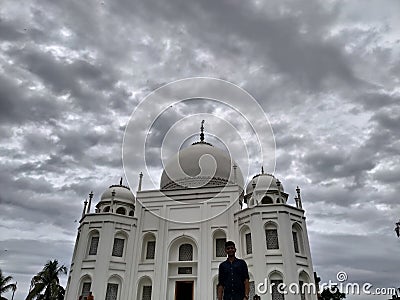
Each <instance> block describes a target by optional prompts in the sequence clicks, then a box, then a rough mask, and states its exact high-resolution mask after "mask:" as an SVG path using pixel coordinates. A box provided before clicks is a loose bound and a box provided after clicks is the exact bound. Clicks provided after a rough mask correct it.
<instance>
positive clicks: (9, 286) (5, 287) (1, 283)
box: [0, 269, 17, 299]
mask: <svg viewBox="0 0 400 300" xmlns="http://www.w3.org/2000/svg"><path fill="white" fill-rule="evenodd" d="M12 279H13V278H12V276H4V275H3V271H2V270H1V269H0V298H1V299H6V298H4V297H2V296H1V295H2V294H4V293H7V292H8V291H12V290H14V291H15V290H16V289H17V284H15V283H10V281H11V280H12Z"/></svg>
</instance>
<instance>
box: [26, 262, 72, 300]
mask: <svg viewBox="0 0 400 300" xmlns="http://www.w3.org/2000/svg"><path fill="white" fill-rule="evenodd" d="M66 274H67V268H66V267H65V266H64V265H62V266H59V265H58V261H57V260H56V259H55V260H53V261H48V262H47V263H46V264H45V266H44V267H43V269H42V271H40V272H39V273H37V274H36V275H35V276H34V277H33V278H32V281H31V287H32V288H31V290H30V292H29V294H28V296H27V297H26V300H33V299H36V300H63V299H64V294H65V290H64V288H63V287H62V286H61V285H60V280H59V278H58V277H59V276H60V275H66Z"/></svg>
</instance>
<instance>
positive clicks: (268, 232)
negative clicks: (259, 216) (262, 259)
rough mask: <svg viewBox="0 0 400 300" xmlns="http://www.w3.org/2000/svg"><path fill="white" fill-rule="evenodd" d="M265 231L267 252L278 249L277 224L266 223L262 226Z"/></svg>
mask: <svg viewBox="0 0 400 300" xmlns="http://www.w3.org/2000/svg"><path fill="white" fill-rule="evenodd" d="M264 229H265V240H266V244H267V249H268V250H277V249H279V236H278V224H277V223H275V222H273V221H268V222H266V223H265V225H264Z"/></svg>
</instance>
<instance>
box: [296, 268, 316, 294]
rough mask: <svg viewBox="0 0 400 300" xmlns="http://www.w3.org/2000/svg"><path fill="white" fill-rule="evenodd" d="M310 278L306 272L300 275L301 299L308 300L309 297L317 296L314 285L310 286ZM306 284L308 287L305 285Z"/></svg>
mask: <svg viewBox="0 0 400 300" xmlns="http://www.w3.org/2000/svg"><path fill="white" fill-rule="evenodd" d="M308 283H310V276H308V274H307V273H306V272H305V271H301V272H300V274H299V288H300V299H301V300H308V299H310V298H309V295H315V291H313V290H312V289H313V285H309V284H308ZM305 284H306V285H305Z"/></svg>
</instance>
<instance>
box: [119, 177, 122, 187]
mask: <svg viewBox="0 0 400 300" xmlns="http://www.w3.org/2000/svg"><path fill="white" fill-rule="evenodd" d="M119 185H122V177H121V180H120V181H119Z"/></svg>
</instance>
